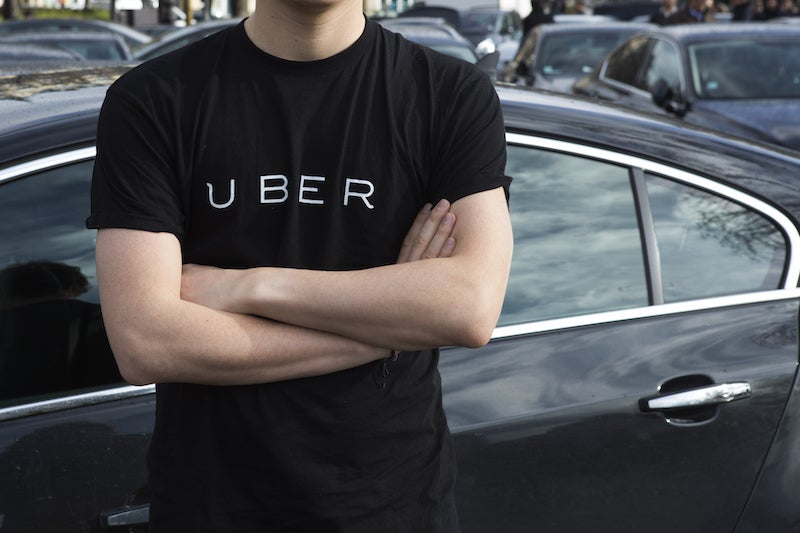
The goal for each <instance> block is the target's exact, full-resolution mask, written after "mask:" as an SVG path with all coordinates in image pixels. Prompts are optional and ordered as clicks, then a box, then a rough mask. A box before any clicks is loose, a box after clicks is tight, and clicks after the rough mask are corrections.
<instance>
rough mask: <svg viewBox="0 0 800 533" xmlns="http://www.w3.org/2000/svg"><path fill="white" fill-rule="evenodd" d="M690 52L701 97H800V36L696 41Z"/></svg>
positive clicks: (693, 75) (696, 84)
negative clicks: (795, 37) (799, 37)
mask: <svg viewBox="0 0 800 533" xmlns="http://www.w3.org/2000/svg"><path fill="white" fill-rule="evenodd" d="M688 52H689V64H690V66H691V71H692V79H693V84H694V88H695V92H696V93H697V95H698V96H699V97H700V98H733V99H749V98H798V97H800V46H798V42H797V39H787V40H779V39H773V38H769V39H765V40H763V41H761V42H759V41H754V40H751V39H748V40H741V39H740V40H732V41H713V42H708V43H698V44H693V45H691V46H689V48H688Z"/></svg>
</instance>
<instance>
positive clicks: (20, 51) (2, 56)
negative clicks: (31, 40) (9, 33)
mask: <svg viewBox="0 0 800 533" xmlns="http://www.w3.org/2000/svg"><path fill="white" fill-rule="evenodd" d="M81 60H83V58H82V57H81V56H80V55H79V54H77V53H75V52H73V51H71V50H66V49H64V48H61V47H60V46H49V45H46V44H18V43H6V42H3V38H2V37H0V69H4V68H7V65H22V64H26V63H28V62H31V61H32V62H37V63H39V62H45V61H47V62H52V63H54V64H59V63H62V62H64V63H68V62H70V61H81Z"/></svg>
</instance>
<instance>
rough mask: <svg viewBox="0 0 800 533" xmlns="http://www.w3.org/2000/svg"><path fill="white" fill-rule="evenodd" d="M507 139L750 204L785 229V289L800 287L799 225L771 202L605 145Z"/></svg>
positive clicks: (525, 137) (509, 135) (516, 136)
mask: <svg viewBox="0 0 800 533" xmlns="http://www.w3.org/2000/svg"><path fill="white" fill-rule="evenodd" d="M506 141H507V142H508V144H516V145H520V146H528V147H533V148H545V149H548V150H554V151H558V152H563V153H569V154H577V155H581V156H583V157H589V158H592V159H597V160H600V161H606V162H609V163H615V164H618V165H623V166H626V167H629V168H638V169H641V170H642V171H643V172H651V173H653V174H658V175H661V176H665V177H667V178H670V179H673V180H675V181H679V182H682V183H687V184H689V185H692V186H694V187H696V188H698V189H703V190H706V191H709V192H712V193H714V194H716V195H718V196H722V197H724V198H727V199H729V200H732V201H734V202H736V203H738V204H740V205H743V206H745V207H748V208H750V209H752V210H753V211H756V212H758V213H761V214H762V215H764V216H765V217H767V218H769V219H770V220H772V222H774V223H775V224H776V225H777V226H778V227H779V228H780V229H781V231H782V232H783V235H784V237H785V238H786V240H787V248H788V250H789V254H788V256H789V261H788V263H789V264H788V265H786V268H785V269H784V279H783V287H782V288H783V289H792V288H796V287H797V282H798V279H799V278H800V259H798V258H797V257H795V256H796V251H797V250H800V233H798V229H797V227H796V226H795V225H794V224H793V223H792V221H791V220H790V219H789V217H787V216H786V215H784V214H783V213H782V212H781V211H780V210H778V209H777V208H775V207H773V206H772V205H770V204H768V203H767V202H764V201H763V200H760V199H758V198H755V197H753V196H751V195H749V194H747V193H745V192H743V191H740V190H738V189H735V188H733V187H731V186H729V185H725V184H723V183H720V182H718V181H715V180H712V179H709V178H704V177H702V176H698V175H696V174H692V173H690V172H686V171H685V170H680V169H677V168H674V167H670V166H668V165H665V164H663V163H657V162H654V161H650V160H648V159H643V158H641V157H637V156H632V155H627V154H621V153H619V152H613V151H611V150H606V149H603V148H595V147H592V146H585V145H578V144H575V143H571V142H568V141H558V140H555V139H548V138H544V137H536V136H532V135H524V134H521V133H511V132H509V133H507V134H506Z"/></svg>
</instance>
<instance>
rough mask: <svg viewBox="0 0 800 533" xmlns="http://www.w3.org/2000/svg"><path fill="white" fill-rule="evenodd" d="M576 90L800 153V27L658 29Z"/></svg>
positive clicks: (688, 26) (644, 35) (608, 59)
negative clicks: (797, 150)
mask: <svg viewBox="0 0 800 533" xmlns="http://www.w3.org/2000/svg"><path fill="white" fill-rule="evenodd" d="M572 92H574V93H575V94H580V95H585V96H592V97H596V98H602V99H604V100H611V101H614V102H618V103H621V104H624V105H627V106H630V107H634V108H636V109H640V110H645V111H650V112H655V113H660V114H670V115H673V116H676V117H678V118H680V119H681V120H682V121H683V122H685V123H687V124H697V125H701V126H705V127H708V128H713V129H717V130H720V131H724V132H728V133H731V134H735V135H739V136H742V137H745V138H748V139H756V140H760V141H765V142H770V143H775V144H779V145H783V146H787V147H790V148H794V149H800V26H795V25H791V24H768V23H748V24H730V23H722V24H714V23H707V24H681V25H674V26H665V27H662V28H654V29H652V30H649V31H647V32H643V33H641V34H639V35H636V36H634V37H632V38H631V39H629V40H628V41H627V42H625V43H623V44H622V45H620V46H619V47H618V48H617V49H615V50H614V51H613V52H612V53H611V54H609V55H608V56H607V57H606V58H605V59H604V61H603V62H602V63H601V64H600V65H599V66H598V67H597V68H596V69H595V70H594V72H592V73H591V74H589V75H588V76H586V77H584V78H582V79H580V80H578V81H577V82H576V83H575V85H574V86H573V87H572Z"/></svg>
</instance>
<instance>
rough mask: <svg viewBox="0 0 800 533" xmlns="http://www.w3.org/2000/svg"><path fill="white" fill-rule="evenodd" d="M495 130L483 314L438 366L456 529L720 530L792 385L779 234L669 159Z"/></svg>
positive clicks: (792, 336)
mask: <svg viewBox="0 0 800 533" xmlns="http://www.w3.org/2000/svg"><path fill="white" fill-rule="evenodd" d="M509 141H510V147H509V164H508V169H507V172H508V174H509V175H511V176H513V177H514V182H513V186H512V196H511V203H510V209H511V216H512V221H513V225H514V232H515V251H514V260H513V265H512V273H511V280H510V282H509V288H508V292H507V297H506V302H505V306H504V309H503V313H502V316H501V320H500V324H499V327H498V328H497V330H496V335H495V337H494V339H493V340H492V342H491V343H490V344H489V345H488V346H486V347H485V348H483V349H480V350H465V349H456V348H453V349H446V350H443V351H442V357H441V363H440V370H441V374H442V381H443V387H444V390H445V407H446V411H447V415H448V420H449V423H450V425H451V428H452V431H453V434H454V436H455V441H456V449H457V454H458V461H459V479H458V487H457V491H458V492H457V493H458V498H459V506H460V513H461V519H462V528H463V531H464V532H465V533H469V532H476V533H477V532H486V531H538V532H549V531H552V532H559V533H563V532H571V531H585V530H595V531H614V532H628V531H629V532H637V533H638V532H642V531H647V532H661V531H663V532H676V531H680V532H682V533H689V532H698V533H699V532H708V531H731V530H733V528H734V526H735V524H736V520H737V518H738V517H739V515H740V513H741V511H742V509H743V507H744V506H745V503H746V501H747V499H748V496H749V494H750V491H751V489H752V487H753V485H754V483H755V481H756V478H757V475H758V473H759V470H760V468H761V465H762V463H763V461H764V458H765V455H766V453H767V451H768V448H769V445H770V442H771V440H772V438H773V436H774V434H775V431H776V427H777V425H778V422H779V420H780V418H781V415H782V413H783V408H784V405H785V403H786V400H787V397H788V395H789V392H790V390H791V389H792V386H793V382H794V379H795V372H796V369H797V363H798V356H797V353H798V339H797V323H798V316H797V315H798V292H797V289H796V285H797V276H798V271H797V265H796V264H793V263H792V262H791V256H790V253H789V250H790V247H792V246H796V245H797V243H798V235H797V230H796V228H795V227H794V226H793V225H792V224H791V223H790V222H789V220H788V219H786V218H785V217H784V216H783V215H782V214H781V213H780V212H778V211H777V210H775V209H773V208H772V207H771V206H769V205H767V204H764V203H763V202H761V201H759V200H757V199H755V198H752V197H748V196H747V195H745V194H743V193H741V192H740V191H738V190H733V189H731V188H728V187H725V186H722V185H720V184H719V183H716V182H713V181H710V180H707V179H704V178H702V177H699V176H696V175H693V174H690V173H687V172H685V171H682V170H677V169H673V168H669V167H666V166H664V165H660V164H654V163H651V162H649V161H646V160H641V159H637V158H632V157H628V156H623V155H620V154H616V153H613V152H607V151H603V150H596V149H590V148H587V147H583V146H579V145H575V144H570V143H563V142H557V141H552V140H545V139H536V138H530V137H526V136H523V135H510V136H509ZM793 287H795V288H793Z"/></svg>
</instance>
